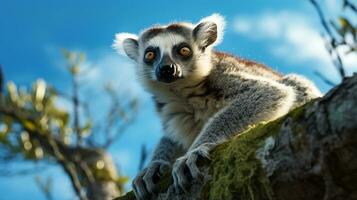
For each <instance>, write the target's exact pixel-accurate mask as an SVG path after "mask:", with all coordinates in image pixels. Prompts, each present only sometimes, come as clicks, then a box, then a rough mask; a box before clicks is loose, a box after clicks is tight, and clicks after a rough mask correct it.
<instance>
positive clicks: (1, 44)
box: [0, 0, 357, 200]
mask: <svg viewBox="0 0 357 200" xmlns="http://www.w3.org/2000/svg"><path fill="white" fill-rule="evenodd" d="M218 2H219V3H218ZM324 2H325V3H326V10H327V11H328V12H329V13H332V14H334V13H335V12H337V11H338V6H336V2H335V0H324ZM215 12H218V13H220V14H222V15H223V16H225V17H226V20H227V30H226V33H225V37H224V40H223V42H222V44H221V45H219V46H218V49H219V50H222V51H226V52H230V53H232V54H235V55H239V56H241V57H244V58H248V59H253V60H256V61H258V62H261V63H264V64H266V65H269V66H271V67H272V68H274V69H276V70H278V71H280V72H282V73H292V72H293V73H299V74H303V75H305V76H307V77H308V78H310V79H312V80H313V81H315V82H316V84H317V85H318V87H319V88H320V89H321V90H322V91H323V92H325V91H327V90H328V89H329V86H327V85H325V84H324V83H323V82H322V81H321V80H320V79H318V78H317V77H316V76H314V75H313V72H314V71H316V70H317V71H320V72H322V73H323V74H325V75H326V76H328V77H330V78H331V79H333V80H335V81H336V82H338V81H339V80H338V77H337V76H336V72H335V70H334V68H333V67H332V65H331V63H330V60H329V58H328V56H327V53H326V51H325V49H324V45H323V41H322V39H321V37H320V31H321V30H320V25H319V22H318V20H317V18H316V13H315V12H314V10H313V8H312V6H311V5H310V4H309V3H308V1H307V0H305V1H302V0H294V1H293V0H292V1H286V0H270V1H263V0H252V1H236V0H235V1H234V0H231V1H229V0H222V1H203V0H196V1H192V0H191V1H189V0H181V1H165V0H158V1H129V0H128V1H123V0H119V1H118V0H106V1H84V0H78V1H69V0H63V1H48V0H32V1H16V0H1V2H0V64H2V66H3V70H4V73H5V76H6V79H7V80H12V81H14V82H15V83H16V84H19V85H27V86H29V85H30V83H32V82H34V81H35V80H36V79H38V78H42V79H44V80H45V81H47V82H49V83H50V84H52V85H54V86H55V87H57V88H60V89H61V90H62V91H67V92H68V91H70V86H69V76H68V74H67V72H66V70H65V69H64V67H63V63H64V60H63V59H62V56H61V53H60V48H67V49H70V50H79V51H83V52H84V53H86V54H87V57H88V60H87V62H86V63H85V65H86V66H89V67H93V68H94V70H92V72H91V73H90V74H89V75H88V77H87V78H86V80H87V86H86V88H85V89H84V90H85V92H86V95H85V97H86V98H88V99H89V100H90V101H91V102H92V103H97V104H96V105H95V106H93V107H92V110H93V112H94V113H98V114H97V116H96V117H97V118H100V117H101V113H102V112H101V111H102V110H103V109H102V108H103V105H104V107H105V105H106V103H107V101H106V100H105V99H104V98H101V97H99V96H98V94H100V93H101V86H102V85H103V84H104V83H105V82H106V81H108V80H112V81H113V83H114V84H115V87H116V88H117V89H118V91H120V93H122V94H125V95H123V98H126V97H128V95H129V96H132V97H137V98H139V100H140V109H141V110H142V112H141V113H140V114H139V116H138V119H137V120H136V122H135V123H134V124H133V125H132V126H131V127H130V128H129V129H128V130H127V132H126V133H125V135H124V136H123V137H122V138H121V139H120V140H119V141H118V142H117V143H116V144H115V145H114V146H113V147H112V148H111V149H110V152H111V153H112V155H113V158H114V161H115V162H116V163H117V164H118V166H119V169H120V171H121V172H122V173H123V174H125V175H128V176H129V177H133V176H135V174H136V173H137V167H138V159H139V157H138V156H139V152H140V146H141V144H146V145H147V146H148V148H149V150H152V149H153V148H154V146H155V144H156V143H157V141H158V140H159V138H160V136H161V135H162V131H161V126H160V122H159V119H158V117H157V115H156V113H155V111H154V106H153V103H152V102H151V100H150V96H149V95H148V94H147V93H145V92H144V91H143V90H142V89H141V87H140V85H138V84H137V81H136V80H135V74H134V67H135V66H133V65H132V63H131V62H130V61H129V60H128V59H126V58H123V57H120V56H119V55H117V54H116V53H115V52H114V50H113V49H112V48H111V44H112V42H113V39H114V34H115V33H118V32H132V33H137V32H139V31H141V30H142V29H144V28H145V27H149V26H150V25H152V24H157V23H164V24H165V23H168V22H172V21H181V20H185V21H191V22H197V21H199V19H201V18H202V17H205V16H208V15H210V14H212V13H215ZM345 60H346V65H347V68H348V69H347V71H348V72H349V73H351V72H352V71H357V69H356V68H355V67H356V66H353V63H357V58H356V57H352V56H350V57H346V58H345ZM89 88H90V89H89ZM62 106H64V107H66V106H67V104H66V103H65V102H62ZM38 174H40V175H44V176H47V175H54V178H55V179H54V187H55V188H54V189H55V190H54V194H55V199H58V200H60V199H74V196H73V192H72V188H71V187H70V185H69V182H68V180H67V177H65V176H64V175H63V173H62V172H61V170H60V169H58V168H56V167H51V168H50V169H48V170H46V171H45V172H39V173H38ZM33 180H34V175H29V176H24V177H11V178H9V177H0V192H1V197H0V198H1V199H4V200H15V199H24V198H27V197H31V199H38V200H41V199H44V197H43V196H42V194H41V193H39V190H38V188H37V187H36V186H35V184H34V182H33ZM5 191H6V193H5Z"/></svg>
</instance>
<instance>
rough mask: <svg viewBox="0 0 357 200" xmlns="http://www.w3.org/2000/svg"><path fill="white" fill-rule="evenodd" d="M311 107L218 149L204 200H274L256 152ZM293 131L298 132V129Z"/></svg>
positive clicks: (167, 180)
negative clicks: (281, 128)
mask: <svg viewBox="0 0 357 200" xmlns="http://www.w3.org/2000/svg"><path fill="white" fill-rule="evenodd" d="M311 104H312V102H311V103H308V104H307V105H304V106H301V107H298V108H296V109H294V110H293V111H291V112H290V113H289V114H288V115H286V116H284V117H282V118H280V119H277V120H275V121H272V122H269V123H261V124H258V125H256V126H254V127H252V128H250V129H249V130H247V131H245V132H243V133H242V134H240V135H238V136H236V137H234V138H233V139H232V140H230V141H228V142H226V143H223V144H221V145H219V146H218V147H217V148H215V149H214V151H213V152H212V155H211V157H212V162H211V164H210V166H211V168H210V172H211V175H212V177H213V180H212V181H210V182H209V183H208V184H206V185H205V186H204V187H203V190H202V195H201V196H202V199H212V200H217V199H225V200H229V199H232V200H233V199H241V200H260V199H274V194H273V192H272V189H271V186H270V181H269V179H268V178H267V176H266V174H265V172H264V170H263V169H262V167H261V163H260V161H259V160H258V159H257V158H256V151H257V149H259V148H260V147H262V146H263V145H264V142H265V140H266V139H267V138H268V137H270V136H273V137H274V136H275V135H276V134H278V133H279V130H280V127H281V125H282V123H283V121H284V120H285V119H286V118H288V117H289V118H291V119H292V120H293V121H299V120H300V119H302V118H303V117H304V116H305V111H306V108H307V107H309V106H310V105H311ZM301 126H303V125H301ZM293 128H296V129H299V127H298V126H295V127H293ZM293 132H299V131H295V130H293ZM165 177H166V178H164V179H165V180H163V181H161V182H160V187H159V188H160V192H164V191H166V189H167V187H168V186H169V185H170V183H171V182H172V180H171V176H169V175H168V176H165ZM130 199H134V194H133V193H132V192H129V193H128V194H127V195H125V196H123V197H119V198H117V199H116V200H130Z"/></svg>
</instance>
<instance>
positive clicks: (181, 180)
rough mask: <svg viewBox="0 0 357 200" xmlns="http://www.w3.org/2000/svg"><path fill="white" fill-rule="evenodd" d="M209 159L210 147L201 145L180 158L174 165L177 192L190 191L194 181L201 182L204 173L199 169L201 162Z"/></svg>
mask: <svg viewBox="0 0 357 200" xmlns="http://www.w3.org/2000/svg"><path fill="white" fill-rule="evenodd" d="M205 160H209V148H207V146H204V145H202V146H199V147H197V148H195V149H193V150H191V151H189V152H187V153H186V155H184V156H182V157H180V158H178V159H177V160H176V162H175V163H174V165H173V169H172V176H173V179H174V187H175V191H176V192H181V191H183V192H185V193H188V192H189V187H190V186H191V185H192V183H193V182H201V181H202V180H203V177H204V174H203V173H202V172H201V171H200V169H199V165H200V164H199V163H200V162H202V161H205Z"/></svg>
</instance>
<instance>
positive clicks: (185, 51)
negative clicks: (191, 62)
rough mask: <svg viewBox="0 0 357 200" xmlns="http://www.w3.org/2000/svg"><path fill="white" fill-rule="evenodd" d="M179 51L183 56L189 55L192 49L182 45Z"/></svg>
mask: <svg viewBox="0 0 357 200" xmlns="http://www.w3.org/2000/svg"><path fill="white" fill-rule="evenodd" d="M178 53H179V54H180V55H181V56H182V57H189V56H190V55H191V49H190V48H188V47H181V48H180V49H179V50H178Z"/></svg>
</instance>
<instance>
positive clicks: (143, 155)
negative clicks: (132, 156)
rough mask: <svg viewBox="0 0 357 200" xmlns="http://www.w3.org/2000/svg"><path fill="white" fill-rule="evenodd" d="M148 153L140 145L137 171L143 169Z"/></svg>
mask: <svg viewBox="0 0 357 200" xmlns="http://www.w3.org/2000/svg"><path fill="white" fill-rule="evenodd" d="M147 156H148V152H147V149H146V146H145V144H142V145H141V151H140V162H139V171H141V170H142V169H143V168H144V164H145V161H146V159H147Z"/></svg>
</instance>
